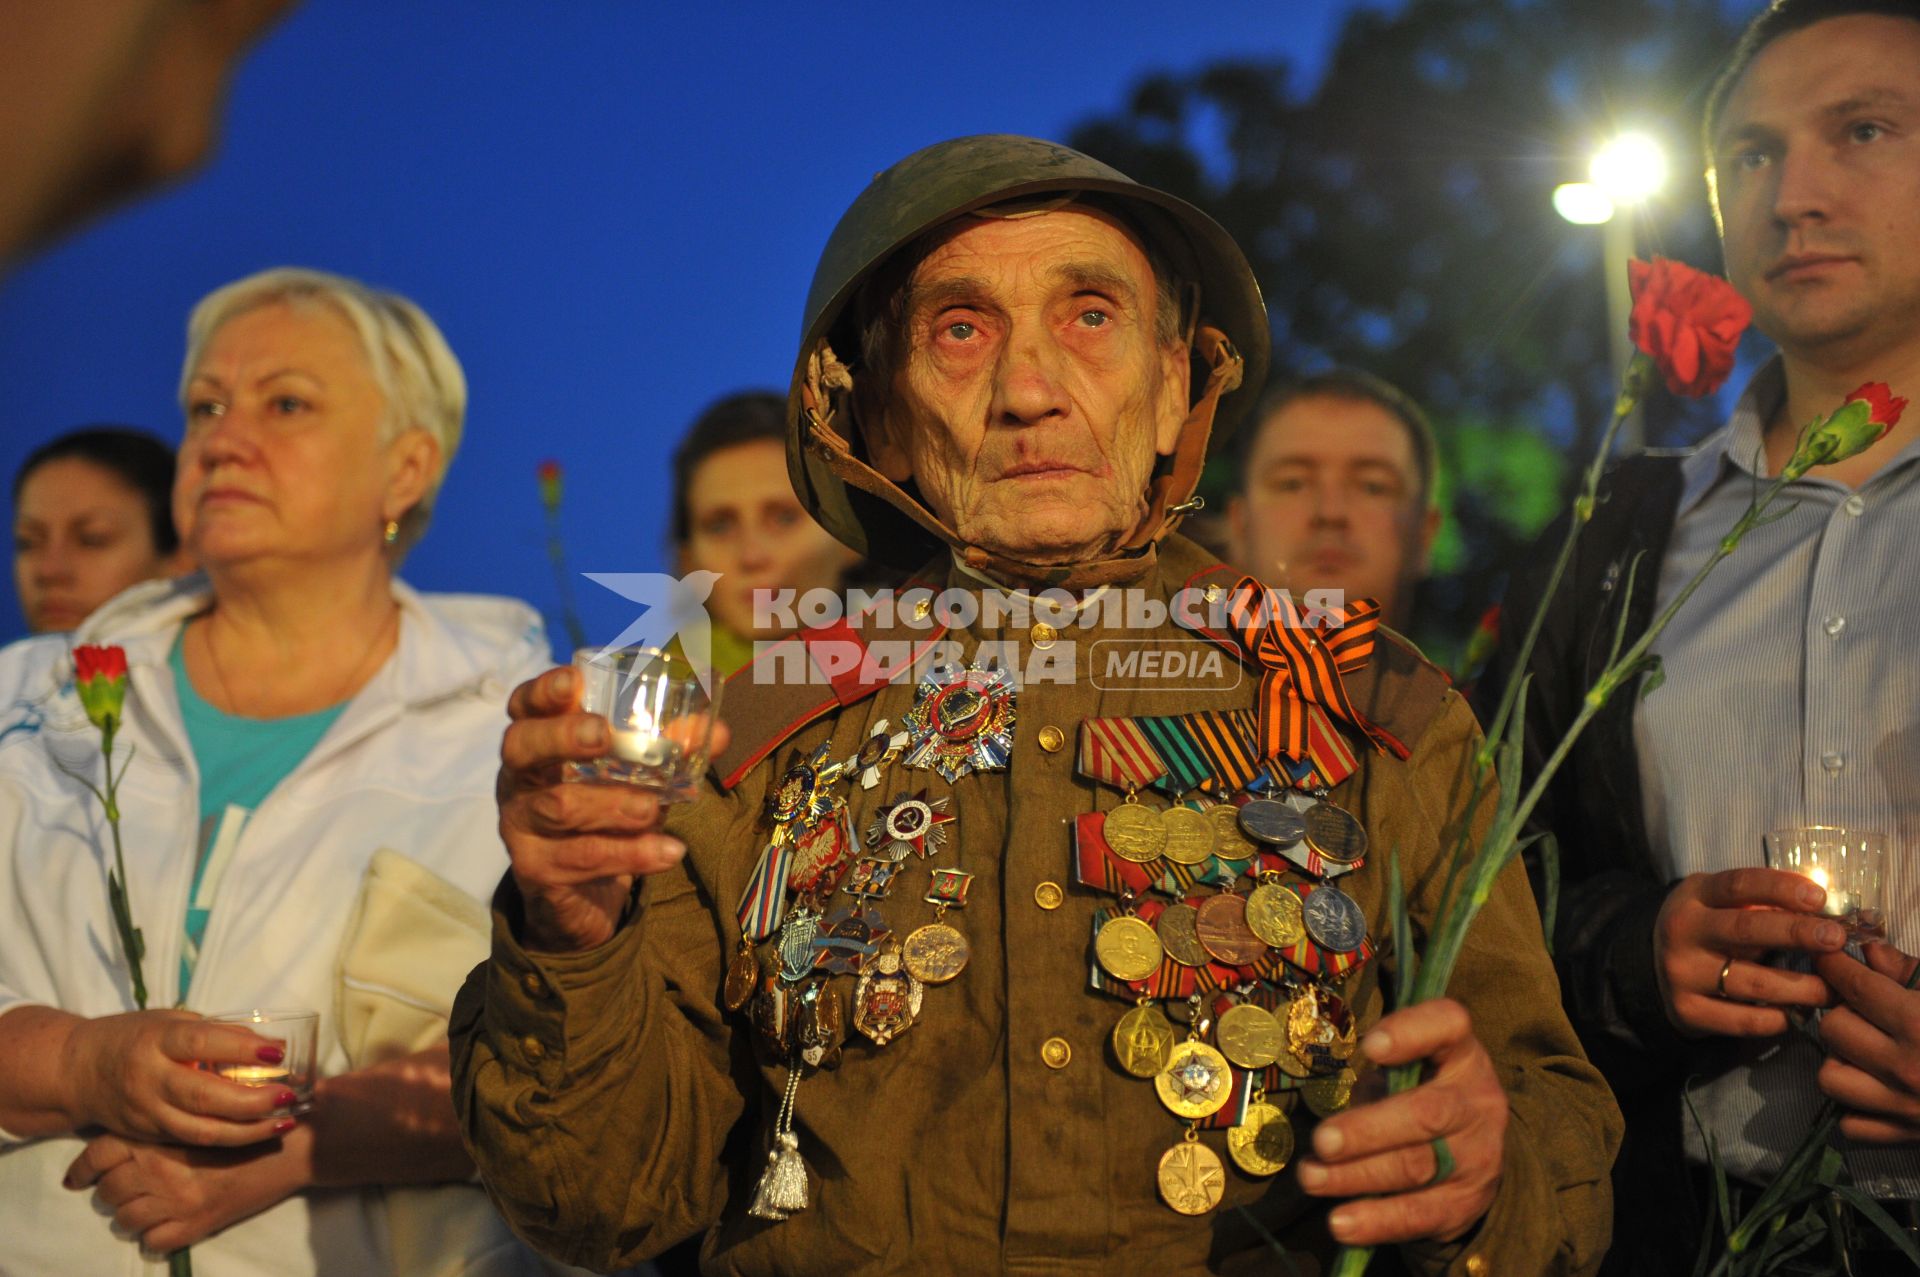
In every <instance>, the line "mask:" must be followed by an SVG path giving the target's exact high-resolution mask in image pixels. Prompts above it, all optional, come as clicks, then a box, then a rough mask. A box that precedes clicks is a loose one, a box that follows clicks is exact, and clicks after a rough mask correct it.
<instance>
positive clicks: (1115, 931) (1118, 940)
mask: <svg viewBox="0 0 1920 1277" xmlns="http://www.w3.org/2000/svg"><path fill="white" fill-rule="evenodd" d="M1160 955H1161V949H1160V937H1159V936H1157V935H1155V934H1154V931H1153V928H1152V927H1150V926H1148V925H1147V924H1146V923H1145V922H1142V921H1141V920H1140V919H1138V918H1135V917H1132V916H1131V915H1128V916H1125V917H1119V918H1114V919H1112V920H1111V921H1109V922H1108V923H1107V924H1106V925H1105V926H1103V927H1101V928H1100V934H1099V935H1097V936H1095V937H1094V938H1093V956H1094V957H1095V958H1097V959H1098V960H1099V962H1100V966H1101V969H1102V970H1104V971H1105V972H1106V973H1107V974H1108V975H1110V976H1112V977H1113V978H1114V979H1116V980H1144V979H1146V978H1147V977H1148V976H1150V975H1152V974H1153V973H1154V972H1156V971H1158V970H1159V969H1160Z"/></svg>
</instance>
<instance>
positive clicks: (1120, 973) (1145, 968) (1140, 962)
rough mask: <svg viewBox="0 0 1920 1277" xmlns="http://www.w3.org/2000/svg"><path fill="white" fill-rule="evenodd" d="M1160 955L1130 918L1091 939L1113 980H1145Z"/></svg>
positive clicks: (1148, 931) (1146, 931)
mask: <svg viewBox="0 0 1920 1277" xmlns="http://www.w3.org/2000/svg"><path fill="white" fill-rule="evenodd" d="M909 943H911V942H909ZM1160 954H1161V949H1160V937H1159V936H1157V935H1155V934H1154V931H1153V928H1152V927H1150V926H1148V925H1147V924H1146V923H1144V922H1142V921H1141V920H1140V919H1138V918H1134V917H1123V918H1114V919H1111V920H1110V921H1108V923H1107V924H1106V925H1105V926H1103V927H1101V928H1100V934H1098V935H1096V936H1095V937H1094V938H1093V956H1094V957H1095V958H1097V959H1099V961H1100V966H1101V969H1102V970H1104V971H1105V972H1106V973H1107V974H1108V975H1110V976H1112V977H1113V978H1114V979H1116V980H1144V979H1146V978H1147V977H1148V976H1150V975H1152V974H1153V973H1154V972H1156V971H1158V970H1159V969H1160ZM916 974H917V973H916Z"/></svg>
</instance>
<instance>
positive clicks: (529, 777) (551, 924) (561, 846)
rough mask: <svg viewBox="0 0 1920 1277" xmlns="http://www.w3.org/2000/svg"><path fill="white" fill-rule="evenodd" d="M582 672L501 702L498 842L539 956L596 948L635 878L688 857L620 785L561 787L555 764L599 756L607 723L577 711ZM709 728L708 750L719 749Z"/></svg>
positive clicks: (646, 801) (660, 807)
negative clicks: (508, 863) (503, 849)
mask: <svg viewBox="0 0 1920 1277" xmlns="http://www.w3.org/2000/svg"><path fill="white" fill-rule="evenodd" d="M579 705H580V675H579V674H578V673H577V672H576V671H575V670H574V669H573V668H572V667H570V666H562V667H561V668H559V669H551V670H548V671H547V672H546V673H544V674H542V675H540V676H539V677H538V678H534V679H530V680H528V681H527V682H525V683H522V684H521V685H520V686H519V687H517V688H515V689H514V691H513V696H512V698H511V700H509V701H508V703H507V714H508V717H509V718H510V719H511V720H512V722H511V723H510V724H509V725H508V727H507V734H506V737H505V739H504V740H503V741H502V742H501V745H500V780H499V784H498V787H497V790H496V794H497V797H498V799H499V803H500V836H501V838H502V839H503V840H504V841H505V842H506V844H507V852H508V854H509V855H510V856H511V857H512V858H513V869H512V872H513V878H514V882H515V884H516V885H517V886H518V887H519V888H520V895H521V897H522V899H523V900H524V901H525V902H526V920H525V932H526V934H525V935H524V936H523V937H522V938H523V939H524V941H525V942H526V944H527V946H528V947H529V948H532V949H535V950H537V951H542V952H547V953H564V952H571V951H575V950H580V949H590V948H593V947H594V946H595V945H599V944H604V943H605V942H606V941H607V940H608V939H610V938H611V937H612V936H613V933H614V930H615V929H616V928H617V927H618V926H619V923H620V917H621V914H622V913H623V912H624V911H625V909H626V905H627V897H628V893H629V892H630V891H631V890H632V887H633V882H634V879H635V878H637V877H640V876H643V875H646V874H651V873H658V872H659V871H661V870H662V869H667V868H670V867H672V866H673V865H676V864H678V863H679V861H680V857H681V856H683V855H685V854H686V847H685V846H683V845H682V844H681V843H680V841H679V840H678V839H675V838H672V837H669V836H668V835H666V834H664V833H662V832H661V826H662V825H663V824H664V822H665V820H666V805H665V804H664V803H662V802H661V801H660V800H659V799H658V798H657V797H655V796H654V795H653V794H651V793H648V792H647V791H645V790H642V789H636V788H634V787H632V786H628V785H598V784H578V783H568V782H566V781H564V780H563V779H561V767H562V765H563V764H565V763H569V762H586V761H588V760H590V759H594V758H599V757H601V756H602V755H604V754H605V753H606V752H607V750H608V747H609V746H610V745H611V743H612V738H611V730H610V728H609V727H608V725H607V720H606V719H605V718H603V717H601V716H600V715H598V714H588V713H583V712H582V711H581V710H580V708H579ZM726 742H727V729H726V724H724V723H715V724H714V725H713V742H712V749H713V752H715V753H718V752H720V751H721V750H723V749H725V748H726Z"/></svg>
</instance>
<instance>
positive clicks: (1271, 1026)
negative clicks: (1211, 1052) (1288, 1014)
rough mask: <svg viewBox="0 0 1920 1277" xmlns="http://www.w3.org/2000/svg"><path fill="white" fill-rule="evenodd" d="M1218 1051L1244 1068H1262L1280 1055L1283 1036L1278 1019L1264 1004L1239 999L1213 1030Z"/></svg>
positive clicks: (1283, 1043)
mask: <svg viewBox="0 0 1920 1277" xmlns="http://www.w3.org/2000/svg"><path fill="white" fill-rule="evenodd" d="M1213 1035H1214V1040H1215V1041H1217V1042H1218V1043H1219V1044H1220V1054H1222V1055H1224V1056H1226V1057H1227V1058H1228V1059H1229V1060H1232V1061H1233V1062H1234V1063H1235V1064H1238V1065H1239V1066H1240V1067H1241V1068H1243V1069H1264V1068H1266V1067H1267V1065H1269V1064H1272V1063H1273V1062H1274V1061H1275V1060H1276V1059H1278V1058H1279V1056H1280V1048H1281V1047H1282V1046H1284V1045H1285V1036H1284V1035H1283V1034H1282V1033H1281V1031H1280V1022H1279V1021H1278V1020H1276V1019H1274V1018H1273V1013H1272V1012H1271V1011H1268V1010H1267V1009H1266V1008H1265V1007H1260V1006H1255V1005H1254V1004H1253V1003H1251V1002H1242V1003H1240V1004H1239V1005H1238V1006H1235V1007H1231V1008H1229V1009H1228V1011H1227V1013H1226V1014H1225V1015H1223V1016H1221V1017H1220V1022H1219V1023H1218V1024H1216V1025H1215V1026H1214V1029H1213Z"/></svg>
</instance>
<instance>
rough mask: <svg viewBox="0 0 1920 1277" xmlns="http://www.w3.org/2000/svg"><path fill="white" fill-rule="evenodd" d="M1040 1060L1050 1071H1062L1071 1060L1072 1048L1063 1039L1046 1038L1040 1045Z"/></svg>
mask: <svg viewBox="0 0 1920 1277" xmlns="http://www.w3.org/2000/svg"><path fill="white" fill-rule="evenodd" d="M1040 1059H1041V1062H1042V1063H1044V1064H1045V1065H1046V1066H1047V1067H1048V1068H1050V1069H1064V1068H1066V1067H1067V1063H1068V1061H1070V1060H1072V1059H1073V1048H1072V1047H1070V1046H1068V1045H1067V1040H1066V1039H1065V1038H1048V1039H1047V1040H1046V1041H1045V1042H1042V1043H1041V1044H1040Z"/></svg>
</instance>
